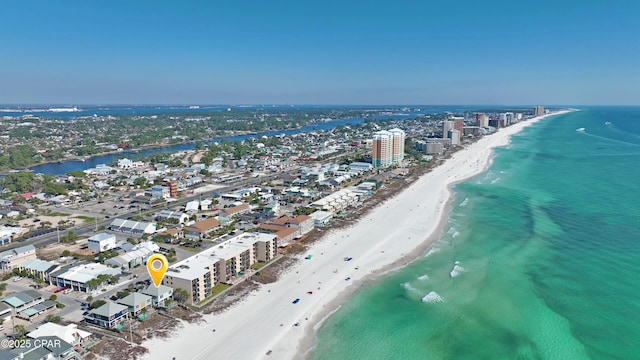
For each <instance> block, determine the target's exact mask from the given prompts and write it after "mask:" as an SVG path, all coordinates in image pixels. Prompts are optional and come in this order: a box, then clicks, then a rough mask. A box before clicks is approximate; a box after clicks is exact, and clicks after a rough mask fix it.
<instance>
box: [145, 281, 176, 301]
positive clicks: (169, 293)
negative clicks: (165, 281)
mask: <svg viewBox="0 0 640 360" xmlns="http://www.w3.org/2000/svg"><path fill="white" fill-rule="evenodd" d="M141 292H142V293H143V294H145V295H149V296H151V303H152V304H153V306H155V307H163V306H165V303H166V302H167V300H169V299H172V298H173V289H172V288H170V287H168V286H165V285H162V284H160V286H158V287H156V286H155V285H153V284H152V285H149V287H148V288H146V289H144V290H142V291H141Z"/></svg>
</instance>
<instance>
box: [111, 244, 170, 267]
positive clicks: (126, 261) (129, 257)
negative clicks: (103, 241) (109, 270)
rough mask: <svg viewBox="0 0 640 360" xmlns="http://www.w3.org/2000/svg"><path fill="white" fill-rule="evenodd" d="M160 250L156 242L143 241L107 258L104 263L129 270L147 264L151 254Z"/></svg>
mask: <svg viewBox="0 0 640 360" xmlns="http://www.w3.org/2000/svg"><path fill="white" fill-rule="evenodd" d="M127 244H128V243H127ZM159 250H160V246H158V244H156V243H155V242H153V241H143V242H141V243H139V244H136V245H134V246H133V247H132V248H131V249H129V250H127V252H125V253H123V254H120V255H118V256H114V257H112V258H109V259H107V260H105V261H104V263H105V264H106V265H112V266H115V267H118V268H122V269H125V270H128V269H132V268H134V267H136V266H139V265H143V264H145V263H146V262H147V259H148V258H149V256H151V254H153V253H155V252H157V251H159Z"/></svg>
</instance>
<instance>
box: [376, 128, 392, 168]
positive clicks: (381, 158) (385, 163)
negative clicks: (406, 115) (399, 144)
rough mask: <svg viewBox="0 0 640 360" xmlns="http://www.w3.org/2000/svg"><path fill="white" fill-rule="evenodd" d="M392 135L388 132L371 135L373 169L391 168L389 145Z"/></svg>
mask: <svg viewBox="0 0 640 360" xmlns="http://www.w3.org/2000/svg"><path fill="white" fill-rule="evenodd" d="M392 141H393V134H391V133H390V132H388V131H378V132H376V133H374V134H373V144H372V149H371V163H372V164H373V167H375V168H385V167H389V166H391V162H392V157H391V143H392Z"/></svg>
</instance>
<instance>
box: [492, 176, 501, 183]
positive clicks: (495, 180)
mask: <svg viewBox="0 0 640 360" xmlns="http://www.w3.org/2000/svg"><path fill="white" fill-rule="evenodd" d="M498 181H500V177H497V178H495V179H493V180H491V183H492V184H495V183H497V182H498Z"/></svg>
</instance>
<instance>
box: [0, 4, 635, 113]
mask: <svg viewBox="0 0 640 360" xmlns="http://www.w3.org/2000/svg"><path fill="white" fill-rule="evenodd" d="M3 9H4V10H5V11H4V13H5V14H7V15H5V17H4V18H3V20H2V22H0V33H2V34H4V36H3V39H2V43H1V46H2V50H3V56H2V57H0V84H2V86H0V104H75V105H85V104H122V105H146V104H184V105H189V104H231V105H232V104H295V105H315V104H326V105H352V104H365V105H389V104H434V105H459V104H496V105H523V104H531V105H537V104H541V105H545V106H553V105H564V104H572V105H638V104H640V87H638V86H637V84H638V82H639V81H640V68H638V67H637V64H638V63H640V49H638V48H637V47H636V46H634V45H635V44H636V43H637V34H638V33H640V23H639V22H638V21H637V14H639V13H640V4H638V3H637V2H632V1H619V2H615V3H614V2H603V1H577V0H566V1H562V2H561V3H558V2H555V1H550V0H542V1H538V2H535V3H530V4H529V3H526V4H522V3H519V2H507V1H485V2H475V1H468V0H466V1H465V0H461V1H457V2H455V3H438V4H435V3H433V4H432V3H429V2H425V3H420V2H415V1H407V0H399V1H394V2H360V1H350V2H347V3H344V2H338V1H334V0H328V1H323V2H313V3H306V2H300V1H289V0H282V1H274V2H256V3H248V2H215V1H214V2H203V3H197V5H196V4H183V3H177V2H172V1H149V0H141V1H136V2H130V1H123V0H114V1H110V2H107V3H87V2H86V1H78V0H69V1H65V2H64V3H56V2H50V1H45V0H25V1H20V2H10V3H7V4H5V6H4V8H3Z"/></svg>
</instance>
